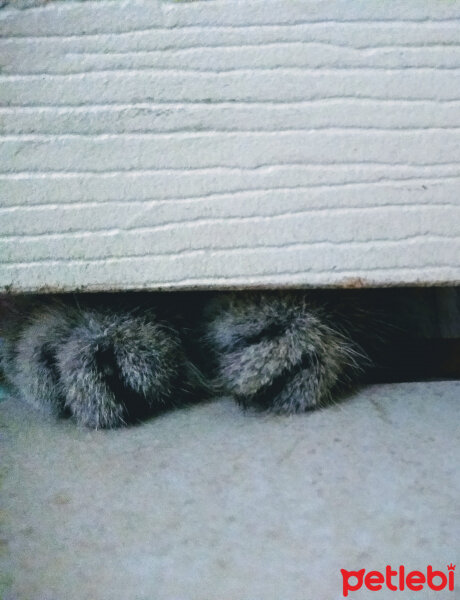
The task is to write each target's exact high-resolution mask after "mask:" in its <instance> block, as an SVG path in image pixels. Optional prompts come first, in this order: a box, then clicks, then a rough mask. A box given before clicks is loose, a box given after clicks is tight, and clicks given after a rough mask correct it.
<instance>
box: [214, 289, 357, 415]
mask: <svg viewBox="0 0 460 600" xmlns="http://www.w3.org/2000/svg"><path fill="white" fill-rule="evenodd" d="M332 322H333V321H332ZM332 322H329V320H328V318H327V316H326V313H325V312H324V311H323V310H322V309H321V308H320V307H316V306H314V305H312V304H311V303H309V302H308V301H307V298H306V297H305V296H304V295H300V294H270V293H266V294H249V295H244V296H236V295H229V296H226V297H224V298H221V299H220V300H219V301H218V302H217V305H216V306H215V307H214V308H213V309H212V310H211V317H210V320H209V324H208V330H207V340H208V342H209V343H210V345H211V346H212V348H213V349H214V351H215V356H216V370H217V378H218V380H219V382H220V383H221V386H222V388H223V390H224V391H225V392H227V393H229V394H231V395H233V396H234V398H235V399H236V400H237V402H238V403H239V404H241V405H242V406H244V407H254V408H258V409H262V410H269V411H271V412H275V413H288V414H289V413H297V412H304V411H306V410H309V409H313V408H316V407H318V406H322V405H324V404H326V403H328V402H330V401H331V400H332V399H333V398H334V397H335V396H336V394H337V393H338V391H339V390H340V389H342V388H343V387H345V386H346V385H349V383H350V382H351V381H352V380H353V376H354V374H355V373H356V372H357V371H359V369H360V366H361V363H362V362H364V361H365V357H364V356H363V355H362V354H361V351H360V350H359V348H358V347H356V346H355V345H354V344H353V342H352V341H351V339H349V338H348V337H347V335H346V334H345V333H342V332H341V331H339V330H338V329H336V328H334V326H333V325H332Z"/></svg>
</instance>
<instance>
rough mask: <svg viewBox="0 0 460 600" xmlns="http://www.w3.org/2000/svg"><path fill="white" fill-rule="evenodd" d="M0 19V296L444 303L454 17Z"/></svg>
mask: <svg viewBox="0 0 460 600" xmlns="http://www.w3.org/2000/svg"><path fill="white" fill-rule="evenodd" d="M13 6H14V4H11V5H9V6H7V7H6V8H4V9H3V10H0V28H1V31H2V35H3V38H2V39H1V40H0V63H1V65H2V69H1V75H0V104H1V107H0V130H1V132H2V135H3V137H2V138H1V142H0V170H1V173H0V187H1V195H0V204H1V207H0V260H1V264H0V288H6V287H8V288H11V289H13V290H17V291H21V290H37V289H66V290H70V289H76V288H86V289H114V288H116V289H127V288H144V287H145V288H152V289H153V288H181V287H193V286H200V287H206V286H219V287H226V286H248V285H251V286H254V285H255V286H265V285H268V286H283V285H360V284H364V285H370V284H379V285H387V284H392V283H436V282H446V283H447V282H460V264H459V263H460V260H459V257H460V194H459V192H460V178H459V175H460V35H459V31H460V2H433V0H417V2H408V1H407V0H401V1H398V0H393V1H391V2H382V1H381V0H363V1H358V0H354V1H353V2H350V1H349V0H347V1H340V0H328V1H325V0H302V1H300V0H279V1H275V0H241V1H238V0H202V1H197V2H159V1H155V0H130V1H129V2H119V1H87V2H84V3H78V2H75V3H74V2H51V3H49V4H47V5H45V6H43V7H38V8H29V9H27V10H16V9H15V8H13Z"/></svg>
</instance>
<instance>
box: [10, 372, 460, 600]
mask: <svg viewBox="0 0 460 600" xmlns="http://www.w3.org/2000/svg"><path fill="white" fill-rule="evenodd" d="M459 392H460V382H430V383H407V384H399V385H383V386H373V387H369V388H366V389H364V390H362V391H361V392H360V393H358V394H356V395H355V396H354V397H353V398H351V399H350V400H349V401H348V402H346V403H343V404H340V405H337V406H335V407H332V408H331V409H328V410H324V411H322V412H316V413H313V414H308V415H302V416H296V417H268V416H253V415H244V414H243V413H242V412H241V411H240V410H239V409H238V408H237V407H236V406H235V405H234V404H233V402H232V401H231V400H230V399H220V400H217V401H215V402H212V403H206V404H203V405H200V406H197V407H194V408H192V409H186V410H181V411H177V412H174V413H171V414H167V415H165V416H162V417H160V418H158V419H156V420H153V421H151V422H148V423H146V424H144V425H142V426H139V427H135V428H131V429H127V430H121V431H109V432H103V431H99V432H94V431H87V430H83V429H78V428H76V427H75V426H74V425H72V424H71V423H69V422H62V421H61V422H55V421H52V420H50V419H47V418H44V417H42V416H39V415H37V414H36V413H33V412H30V411H29V410H28V409H27V408H26V407H25V406H24V405H23V404H22V403H20V402H17V401H15V400H14V399H7V400H5V401H3V402H2V403H0V417H1V437H2V446H3V448H2V456H3V458H2V463H3V465H2V475H3V477H2V479H3V481H2V492H1V494H2V520H3V534H2V546H3V552H2V555H1V562H2V565H3V567H2V585H3V597H4V599H5V600H11V599H15V600H63V599H65V600H74V599H75V600H77V599H78V600H109V599H110V600H121V599H123V600H131V599H138V600H141V599H142V600H152V599H161V600H281V599H282V600H311V599H315V600H323V599H324V600H336V599H338V598H342V578H341V575H340V569H341V568H345V569H348V570H351V569H359V568H365V569H366V570H367V571H368V570H372V569H377V570H384V568H385V565H387V564H391V565H392V566H393V567H395V566H399V565H400V564H404V565H405V566H406V568H407V569H421V570H426V566H427V565H428V564H432V565H433V567H435V568H439V569H441V570H444V571H446V565H447V564H448V563H450V562H453V563H454V564H455V563H457V564H458V562H459V561H458V558H459V556H458V549H459V547H460V545H459V539H460V529H459V509H458V506H459V503H458V498H459V474H458V457H459V427H458V419H457V404H458V398H459ZM459 586H460V581H459V583H458V585H457V586H456V587H457V588H458V587H459ZM456 593H458V590H457V592H453V593H444V594H445V595H443V594H442V593H439V592H430V591H429V590H428V591H423V592H418V593H417V598H423V599H425V598H454V597H459V596H456V595H455V594H456ZM370 595H371V596H372V598H375V599H376V600H380V599H386V598H393V599H394V598H396V597H397V598H413V596H414V593H413V592H407V591H405V592H399V593H396V592H390V591H386V590H385V589H384V590H382V591H380V592H378V593H377V592H375V593H373V594H370V593H369V591H367V590H366V591H361V592H352V593H350V595H349V598H368V597H369V596H370Z"/></svg>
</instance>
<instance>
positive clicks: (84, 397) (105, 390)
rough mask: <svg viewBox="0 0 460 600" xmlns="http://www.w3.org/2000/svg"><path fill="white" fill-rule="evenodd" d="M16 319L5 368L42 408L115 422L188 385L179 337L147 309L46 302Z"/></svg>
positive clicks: (144, 412) (103, 423)
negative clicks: (82, 306)
mask: <svg viewBox="0 0 460 600" xmlns="http://www.w3.org/2000/svg"><path fill="white" fill-rule="evenodd" d="M19 322H20V323H21V326H20V325H19ZM19 322H18V324H17V327H16V328H13V331H15V332H17V333H14V335H12V336H7V337H6V339H5V343H4V347H3V350H2V354H3V357H2V363H3V366H4V371H5V374H6V376H7V379H8V380H9V381H10V382H11V383H12V384H13V386H14V387H15V388H16V389H17V390H18V391H19V393H20V395H21V396H22V397H23V398H24V399H25V400H26V401H27V402H28V403H30V404H32V405H34V406H35V407H38V408H40V409H44V410H45V411H46V412H51V413H53V414H55V415H57V416H72V417H73V418H74V419H75V420H76V421H77V423H79V424H81V425H85V426H87V427H91V428H95V429H99V428H113V427H119V426H122V425H125V424H128V423H133V422H137V421H139V420H141V419H143V418H146V417H148V416H151V415H153V414H155V413H156V412H159V411H160V410H162V409H164V408H168V407H171V406H173V405H174V404H175V403H176V402H178V401H179V400H180V399H181V398H182V397H183V396H184V395H185V393H187V392H188V391H189V390H188V380H189V365H188V362H187V361H186V359H185V357H184V353H183V351H182V344H181V341H180V339H179V336H178V334H177V333H176V331H175V330H174V329H173V328H172V327H170V326H168V325H166V324H163V323H162V322H159V320H158V319H157V318H156V316H155V314H154V313H153V312H152V311H151V310H147V309H143V310H137V311H136V310H132V311H130V310H125V309H122V310H109V309H105V308H100V307H96V308H94V307H85V308H77V307H76V306H74V305H71V304H70V302H69V303H68V304H67V303H62V304H61V303H56V304H53V303H47V304H46V305H43V306H39V307H38V308H36V309H34V310H32V311H31V312H28V313H27V315H26V316H24V318H23V319H21V320H20V321H19Z"/></svg>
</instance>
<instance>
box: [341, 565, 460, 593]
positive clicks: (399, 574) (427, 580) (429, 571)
mask: <svg viewBox="0 0 460 600" xmlns="http://www.w3.org/2000/svg"><path fill="white" fill-rule="evenodd" d="M340 572H341V573H342V580H343V595H344V597H345V598H346V597H347V596H348V593H349V592H356V591H357V590H360V589H361V588H362V587H363V586H364V587H365V588H367V589H368V590H370V591H372V592H378V591H379V590H381V589H382V588H383V587H384V586H385V587H386V588H387V589H388V590H391V591H393V592H396V591H401V592H402V591H403V590H405V589H408V590H411V591H413V592H418V591H419V590H423V589H424V586H425V585H426V586H427V587H429V588H430V590H434V591H436V592H440V591H441V590H444V589H446V587H447V589H448V590H449V591H450V592H452V591H453V590H454V576H455V565H453V564H452V563H450V565H447V573H444V572H443V571H433V567H432V566H431V565H428V566H427V568H426V573H424V572H422V571H409V572H408V573H407V574H406V569H405V567H404V566H403V565H400V567H399V569H398V570H397V571H394V570H393V569H392V567H391V565H387V566H386V569H385V573H381V572H380V571H368V572H367V573H366V569H360V570H359V571H346V570H345V569H340Z"/></svg>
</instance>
